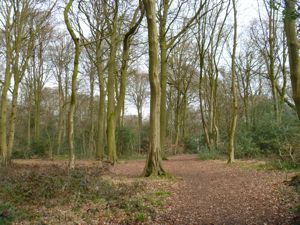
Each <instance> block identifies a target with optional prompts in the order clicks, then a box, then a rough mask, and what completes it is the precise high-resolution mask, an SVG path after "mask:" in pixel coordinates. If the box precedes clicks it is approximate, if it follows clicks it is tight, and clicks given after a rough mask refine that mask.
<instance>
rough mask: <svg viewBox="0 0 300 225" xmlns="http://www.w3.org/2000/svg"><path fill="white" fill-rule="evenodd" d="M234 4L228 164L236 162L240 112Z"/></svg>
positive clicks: (234, 5) (235, 11) (234, 4)
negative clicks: (236, 135)
mask: <svg viewBox="0 0 300 225" xmlns="http://www.w3.org/2000/svg"><path fill="white" fill-rule="evenodd" d="M232 4H233V17H234V22H233V44H232V45H233V48H232V54H231V99H232V106H231V124H230V129H229V133H228V137H229V140H228V163H233V162H234V150H235V132H236V124H237V113H238V112H237V110H238V99H237V80H236V62H235V60H236V58H235V55H236V46H237V10H236V0H232Z"/></svg>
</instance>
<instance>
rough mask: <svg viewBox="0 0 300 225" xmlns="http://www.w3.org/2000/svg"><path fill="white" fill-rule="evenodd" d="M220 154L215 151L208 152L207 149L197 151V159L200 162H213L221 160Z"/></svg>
mask: <svg viewBox="0 0 300 225" xmlns="http://www.w3.org/2000/svg"><path fill="white" fill-rule="evenodd" d="M222 156H223V155H222V153H221V152H219V151H217V150H216V149H212V150H209V149H208V148H203V149H201V150H200V151H199V155H198V157H199V159H200V160H215V159H221V158H223V157H222Z"/></svg>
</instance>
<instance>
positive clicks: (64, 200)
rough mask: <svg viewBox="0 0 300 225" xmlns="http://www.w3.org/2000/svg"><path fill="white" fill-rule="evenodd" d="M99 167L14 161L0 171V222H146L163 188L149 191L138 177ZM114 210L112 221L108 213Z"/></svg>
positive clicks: (160, 201) (160, 200) (159, 202)
mask: <svg viewBox="0 0 300 225" xmlns="http://www.w3.org/2000/svg"><path fill="white" fill-rule="evenodd" d="M102 173H103V171H102V170H101V169H99V168H96V167H95V168H78V169H75V170H74V171H67V170H64V169H62V168H60V167H58V166H51V167H50V166H48V167H46V166H45V167H43V169H41V168H38V167H37V168H35V167H29V166H26V167H25V166H16V167H14V168H8V169H2V170H1V171H0V177H1V179H0V224H1V225H2V224H10V223H11V222H12V221H15V222H23V221H27V222H28V223H29V224H31V223H34V224H35V223H38V224H47V223H51V224H55V223H56V224H57V223H63V222H68V221H77V222H79V223H80V221H81V222H85V223H88V224H97V223H98V222H99V221H98V220H99V218H100V216H99V215H100V214H102V217H101V218H102V219H104V220H107V221H111V222H112V223H124V222H126V223H132V222H145V221H146V220H148V218H152V217H153V216H155V213H156V208H157V207H160V206H162V205H163V203H164V200H165V199H166V197H167V196H169V194H168V193H163V192H157V193H156V192H154V193H151V192H150V193H148V191H147V190H146V189H145V187H146V186H147V185H146V184H145V181H143V180H131V181H128V180H124V181H123V180H120V181H118V180H117V179H112V178H110V177H108V176H102ZM115 214H116V215H119V220H118V221H115V220H116V219H115V218H114V216H113V215H115Z"/></svg>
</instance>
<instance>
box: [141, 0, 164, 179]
mask: <svg viewBox="0 0 300 225" xmlns="http://www.w3.org/2000/svg"><path fill="white" fill-rule="evenodd" d="M143 2H144V6H145V9H146V17H147V24H148V39H149V40H148V41H149V80H150V90H151V99H150V101H151V102H150V146H149V152H148V157H147V161H146V165H145V169H144V176H146V177H148V176H160V175H163V174H165V172H164V170H163V168H162V165H161V155H160V151H161V145H160V99H161V98H160V83H159V74H158V42H157V40H158V34H157V26H156V1H155V0H143Z"/></svg>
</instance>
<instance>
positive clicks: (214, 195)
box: [0, 155, 299, 225]
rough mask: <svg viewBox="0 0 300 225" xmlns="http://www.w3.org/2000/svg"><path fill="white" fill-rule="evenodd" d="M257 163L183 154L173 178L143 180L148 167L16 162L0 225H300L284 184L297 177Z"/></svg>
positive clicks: (168, 165) (4, 181)
mask: <svg viewBox="0 0 300 225" xmlns="http://www.w3.org/2000/svg"><path fill="white" fill-rule="evenodd" d="M254 164H255V162H251V161H245V162H243V163H241V162H238V163H236V164H233V165H227V164H226V162H225V161H222V160H209V161H200V160H199V159H197V155H179V156H174V157H170V158H169V160H168V161H164V162H163V166H164V168H165V170H166V171H168V172H169V173H170V174H172V175H174V177H175V178H172V177H170V178H162V179H156V178H142V177H141V176H140V175H141V174H142V171H143V168H144V165H145V160H130V161H124V162H120V163H118V164H116V165H115V166H114V167H110V166H107V167H104V168H105V169H103V167H102V168H99V166H98V165H97V162H96V161H77V167H76V169H75V170H74V171H68V170H67V169H66V168H67V162H66V161H61V160H60V161H46V160H16V161H15V164H14V167H12V168H8V169H7V170H0V177H1V179H0V206H1V204H2V208H3V207H8V210H2V213H1V207H0V224H1V221H2V222H3V221H9V220H10V221H11V220H13V221H14V222H15V223H14V224H56V225H57V224H74V222H76V223H75V224H82V225H83V224H89V225H91V224H162V225H163V224H178V225H184V224H189V225H190V224H270V225H271V224H272V225H273V224H297V220H298V221H299V217H298V219H297V215H296V213H295V210H293V209H295V206H296V205H299V197H298V195H297V193H296V192H295V189H294V188H292V187H290V186H288V185H286V184H285V183H286V182H285V181H286V180H288V179H290V178H291V176H292V175H293V174H292V173H284V172H279V171H266V170H257V169H256V168H254V166H253V165H254ZM3 204H4V206H3ZM12 209H13V210H14V211H15V213H14V214H15V215H12V214H13V213H11V212H10V210H12ZM11 217H15V218H11Z"/></svg>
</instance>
